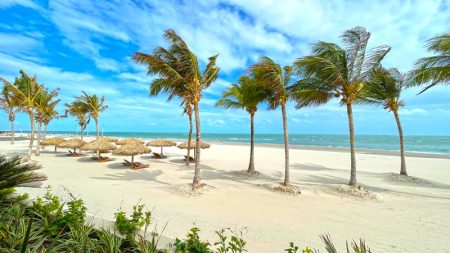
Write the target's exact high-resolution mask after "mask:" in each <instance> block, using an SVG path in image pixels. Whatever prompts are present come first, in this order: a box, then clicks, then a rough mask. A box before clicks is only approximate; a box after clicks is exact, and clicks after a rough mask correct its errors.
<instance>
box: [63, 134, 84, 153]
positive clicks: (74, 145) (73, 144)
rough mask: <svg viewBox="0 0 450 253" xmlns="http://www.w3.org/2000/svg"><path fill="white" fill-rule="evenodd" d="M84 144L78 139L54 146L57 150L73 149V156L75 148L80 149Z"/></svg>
mask: <svg viewBox="0 0 450 253" xmlns="http://www.w3.org/2000/svg"><path fill="white" fill-rule="evenodd" d="M85 143H86V142H84V141H82V140H81V139H80V138H72V139H69V140H66V141H63V142H61V143H59V144H57V145H56V146H57V147H58V148H73V152H74V154H76V152H77V148H81V147H82V146H83V145H84V144H85Z"/></svg>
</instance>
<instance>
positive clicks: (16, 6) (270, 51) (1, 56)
mask: <svg viewBox="0 0 450 253" xmlns="http://www.w3.org/2000/svg"><path fill="white" fill-rule="evenodd" d="M449 13H450V1H448V0H442V1H439V0H417V1H370V0H367V1H330V0H323V1H300V0H299V1H295V0H287V1H283V4H280V1H277V0H264V1H258V3H256V1H253V0H230V1H220V0H199V1H173V0H166V1H139V0H121V1H106V0H105V1H100V0H97V1H87V0H65V1H60V0H55V1H53V0H49V1H40V0H37V1H32V0H1V1H0V17H1V22H0V76H2V77H4V78H6V79H8V80H10V81H13V80H14V77H15V76H16V75H18V71H19V69H23V70H25V71H26V72H27V73H29V74H36V75H37V76H38V79H39V81H40V82H42V83H44V84H45V85H47V86H48V87H49V88H51V89H54V88H57V87H59V88H60V89H61V95H60V98H61V99H62V102H63V103H67V102H70V101H72V100H73V96H76V95H79V94H80V91H81V90H85V91H87V92H90V93H96V94H98V95H104V96H105V97H106V103H107V104H108V105H109V109H108V110H107V111H106V112H105V113H104V114H102V115H101V118H100V127H101V129H104V130H105V131H141V132H184V131H187V128H188V123H187V118H186V117H185V116H183V115H181V112H182V110H181V108H180V107H179V102H178V101H174V102H171V103H168V102H166V99H165V96H160V97H151V98H150V97H149V95H148V93H149V83H150V82H151V80H152V78H153V77H150V76H147V75H146V71H145V68H144V67H143V66H139V65H136V64H134V63H133V62H132V61H130V56H131V54H132V53H133V52H135V51H140V52H150V51H151V50H152V49H153V48H154V47H155V46H157V45H165V44H164V41H163V39H162V34H163V31H164V29H167V28H173V29H175V30H176V31H177V32H178V33H179V34H181V35H182V37H183V38H184V39H185V40H186V41H187V42H188V44H189V45H190V47H191V48H192V50H193V51H194V52H195V53H196V54H197V55H198V57H199V58H200V60H201V61H203V63H204V61H205V60H206V59H207V57H208V56H211V55H213V54H216V53H219V54H220V55H219V60H218V65H219V66H220V67H221V74H220V78H219V80H218V81H216V82H215V83H213V84H212V85H211V87H210V88H209V89H208V90H205V93H204V97H203V99H202V102H201V108H200V109H201V120H202V130H203V131H204V132H208V133H246V132H248V131H249V127H248V124H249V119H248V115H247V113H246V112H245V111H225V110H223V109H219V108H215V107H214V103H215V101H216V100H217V99H218V98H219V97H220V95H221V93H222V91H223V90H224V89H225V88H226V87H228V86H229V85H230V84H231V83H233V82H234V81H235V80H236V79H237V78H238V76H239V75H240V74H242V73H243V71H244V70H245V68H246V67H247V66H249V65H250V64H252V63H254V62H255V61H256V60H257V58H258V57H259V56H260V55H262V54H263V55H267V56H270V57H271V58H273V59H275V60H276V61H277V62H279V63H280V64H283V65H287V64H291V63H292V61H293V60H294V59H296V58H298V57H301V56H304V55H307V54H308V52H309V50H310V45H311V43H313V42H315V41H317V40H325V41H330V42H336V43H340V40H339V35H340V34H341V33H342V32H343V31H344V30H345V29H348V28H351V27H354V26H357V25H360V26H364V27H366V28H367V29H368V30H369V31H370V32H371V33H372V37H371V41H370V45H369V46H370V47H373V46H377V45H381V44H388V45H390V46H391V47H392V50H391V52H390V53H389V55H388V56H387V57H386V59H385V61H384V65H385V66H387V67H398V68H399V69H400V70H402V71H407V70H409V69H410V68H411V67H412V66H413V64H414V62H415V61H416V60H417V59H418V58H420V57H423V56H426V55H428V53H427V52H426V50H425V48H424V42H425V40H426V39H428V38H430V37H432V36H434V35H436V34H439V33H443V32H449V29H450V15H449ZM418 91H419V90H418V89H410V90H407V91H406V92H405V93H404V96H403V99H404V101H405V103H406V107H405V108H404V109H403V110H402V112H401V118H402V121H403V126H404V131H405V134H432V135H449V134H450V127H449V126H450V106H449V105H450V103H449V98H450V89H449V87H448V86H441V87H436V88H434V89H430V90H429V91H427V92H426V93H424V94H422V95H420V96H416V94H417V92H418ZM58 109H59V110H60V111H61V113H62V112H63V110H64V109H63V107H62V106H60V107H59V108H58ZM354 112H355V125H356V133H357V134H396V131H397V130H396V126H395V121H394V118H393V116H392V115H391V114H389V113H388V112H386V111H384V110H383V109H382V108H378V107H373V106H356V107H355V108H354ZM288 119H289V132H290V133H327V134H346V133H347V132H348V130H347V116H346V112H345V108H342V107H339V105H338V102H337V101H334V102H333V103H330V104H328V105H325V106H322V107H318V108H310V109H302V110H295V108H294V104H292V103H291V104H290V105H289V109H288ZM255 122H256V124H257V126H256V131H257V132H259V133H281V131H282V122H281V112H280V111H279V110H275V111H267V110H266V108H265V106H262V107H261V108H260V110H259V111H258V112H257V114H256V119H255ZM16 124H17V127H16V128H17V129H18V130H20V129H22V130H27V129H29V123H28V119H27V118H26V116H25V115H19V116H18V119H17V123H16ZM8 128H9V123H8V122H7V117H6V115H5V113H3V112H2V113H0V129H8ZM76 129H77V126H76V123H75V121H74V119H72V118H68V119H61V120H57V121H54V122H52V123H51V124H50V126H49V130H76ZM88 129H89V130H90V131H93V130H94V129H95V126H94V125H93V124H91V125H90V126H89V127H88Z"/></svg>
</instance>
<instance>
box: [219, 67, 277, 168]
mask: <svg viewBox="0 0 450 253" xmlns="http://www.w3.org/2000/svg"><path fill="white" fill-rule="evenodd" d="M267 95H268V91H267V90H266V89H265V87H264V86H262V85H261V84H259V83H258V82H256V80H255V79H254V78H252V77H249V76H246V75H244V76H241V77H240V78H239V81H238V83H237V84H233V85H232V86H231V87H230V88H228V89H227V90H225V91H224V92H223V94H222V97H221V98H220V99H219V101H217V103H216V106H222V107H225V108H226V109H229V108H232V109H244V110H246V111H247V112H248V113H249V114H250V162H249V165H248V169H247V172H248V173H255V172H256V171H255V153H254V149H255V125H254V117H255V113H256V111H257V110H258V104H259V103H261V102H263V101H264V100H265V99H266V98H267Z"/></svg>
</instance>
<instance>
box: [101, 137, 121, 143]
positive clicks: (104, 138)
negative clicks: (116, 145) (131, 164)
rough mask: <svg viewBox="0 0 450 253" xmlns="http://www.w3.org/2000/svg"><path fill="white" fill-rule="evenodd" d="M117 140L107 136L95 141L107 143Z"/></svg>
mask: <svg viewBox="0 0 450 253" xmlns="http://www.w3.org/2000/svg"><path fill="white" fill-rule="evenodd" d="M118 140H119V139H117V138H114V137H108V136H102V137H100V138H98V139H96V141H107V142H117V141H118Z"/></svg>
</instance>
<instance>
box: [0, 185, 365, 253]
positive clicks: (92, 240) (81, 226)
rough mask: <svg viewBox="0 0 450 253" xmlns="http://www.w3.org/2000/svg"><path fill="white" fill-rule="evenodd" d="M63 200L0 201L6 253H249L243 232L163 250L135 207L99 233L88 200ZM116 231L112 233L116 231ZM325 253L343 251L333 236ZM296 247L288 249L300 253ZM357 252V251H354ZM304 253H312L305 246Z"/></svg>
mask: <svg viewBox="0 0 450 253" xmlns="http://www.w3.org/2000/svg"><path fill="white" fill-rule="evenodd" d="M69 196H70V199H69V200H68V201H66V202H65V201H63V200H62V199H61V198H59V197H57V196H55V195H54V194H53V193H52V192H51V190H50V188H48V189H47V193H46V194H45V195H44V196H43V197H39V198H37V199H36V200H34V201H29V200H28V199H26V197H21V198H15V199H14V201H11V199H5V198H3V199H2V201H1V202H0V251H1V252H99V253H100V252H124V253H168V252H175V253H244V252H248V249H247V246H248V245H247V241H246V240H244V238H243V235H244V233H243V231H242V230H240V231H236V230H232V229H230V228H225V229H220V230H218V231H216V232H215V233H216V236H217V238H218V239H217V240H216V241H214V242H209V241H206V240H203V239H201V238H200V235H199V232H200V229H199V228H198V227H195V226H194V227H192V228H191V229H190V230H189V232H188V233H187V235H186V238H184V239H179V238H176V239H175V240H174V242H173V243H172V244H169V245H161V243H160V242H161V238H162V233H163V232H164V229H163V230H162V232H161V233H159V232H158V231H157V229H156V227H154V226H152V225H153V220H152V216H151V215H152V214H151V212H150V211H145V210H144V208H145V207H144V206H143V205H136V206H134V207H133V211H132V213H131V214H130V216H128V217H127V214H126V213H125V212H123V211H121V210H119V211H118V212H116V214H115V217H116V219H115V223H114V228H101V227H100V228H97V227H95V226H94V224H92V223H90V222H89V221H88V220H89V219H88V218H87V216H86V211H87V209H86V207H85V205H84V202H83V200H81V199H77V198H75V197H74V196H73V195H71V194H70V193H69ZM111 229H112V230H111ZM320 238H321V239H322V241H323V243H324V245H325V249H326V252H329V253H335V252H338V251H337V250H336V248H335V246H334V245H333V242H332V241H331V239H330V237H329V236H328V235H324V236H321V237H320ZM299 250H300V248H299V247H298V246H296V245H295V244H294V243H293V242H291V243H290V244H289V247H288V248H287V249H286V250H285V252H288V253H300V251H299ZM350 250H353V251H350ZM301 252H305V253H313V252H318V251H317V250H311V248H309V247H306V248H305V249H304V250H302V251H301ZM347 252H354V253H363V252H370V250H369V248H368V247H366V245H365V243H364V241H362V240H361V241H360V243H359V244H357V243H356V242H352V243H351V245H350V247H349V246H348V245H347Z"/></svg>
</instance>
